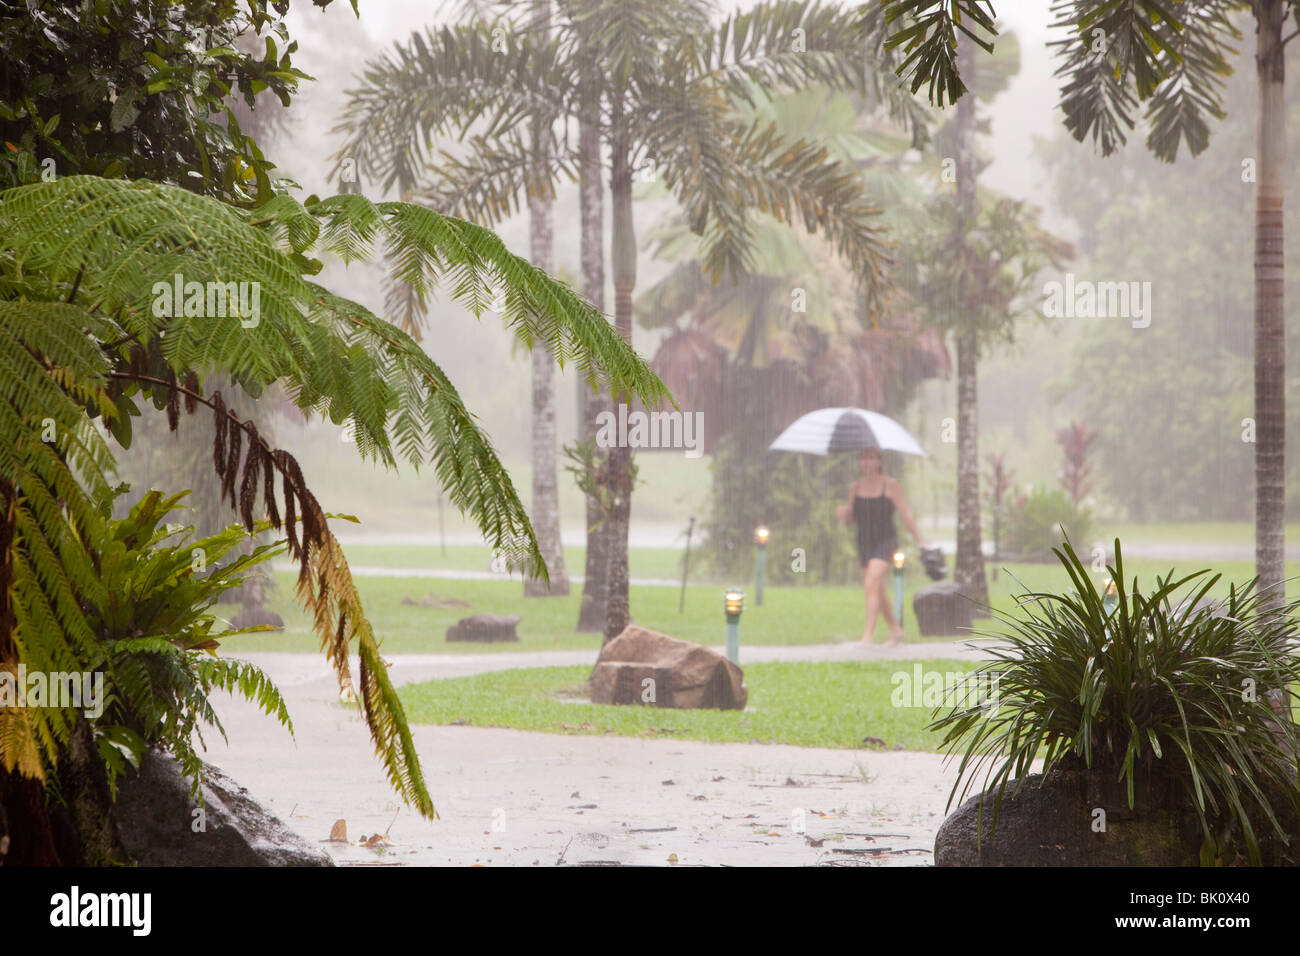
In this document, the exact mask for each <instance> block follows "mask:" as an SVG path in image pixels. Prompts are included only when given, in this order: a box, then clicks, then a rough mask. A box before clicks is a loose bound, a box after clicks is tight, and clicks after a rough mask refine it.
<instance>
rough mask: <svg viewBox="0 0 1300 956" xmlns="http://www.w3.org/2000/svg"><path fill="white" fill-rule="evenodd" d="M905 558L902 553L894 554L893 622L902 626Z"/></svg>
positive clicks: (896, 552)
mask: <svg viewBox="0 0 1300 956" xmlns="http://www.w3.org/2000/svg"><path fill="white" fill-rule="evenodd" d="M906 561H907V556H906V555H905V554H903V552H902V551H895V552H894V620H896V621H898V626H899V627H902V626H903V565H904V564H905V563H906Z"/></svg>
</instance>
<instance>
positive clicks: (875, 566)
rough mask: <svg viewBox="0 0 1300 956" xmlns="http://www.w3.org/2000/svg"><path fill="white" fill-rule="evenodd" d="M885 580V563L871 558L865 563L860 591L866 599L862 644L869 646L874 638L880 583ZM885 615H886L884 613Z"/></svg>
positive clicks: (879, 606) (880, 591)
mask: <svg viewBox="0 0 1300 956" xmlns="http://www.w3.org/2000/svg"><path fill="white" fill-rule="evenodd" d="M884 580H885V562H884V561H881V560H880V559H879V558H872V559H871V560H870V561H868V562H867V567H866V569H865V570H864V571H863V572H862V590H863V592H864V593H865V594H866V599H867V626H866V630H864V631H863V632H862V643H863V644H871V643H873V642H874V641H875V637H876V618H877V617H878V616H879V615H880V611H881V608H882V606H883V605H882V602H881V600H880V598H881V595H882V594H883V593H884V592H883V591H882V590H881V585H882V582H883V581H884ZM886 613H888V612H887V611H886Z"/></svg>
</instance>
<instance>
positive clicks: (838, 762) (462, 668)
mask: <svg viewBox="0 0 1300 956" xmlns="http://www.w3.org/2000/svg"><path fill="white" fill-rule="evenodd" d="M742 653H743V654H744V655H745V657H744V659H745V660H747V661H758V660H854V659H865V658H867V656H868V655H871V656H872V657H874V658H879V659H898V660H905V659H909V658H915V657H960V658H963V659H970V658H971V657H972V656H974V652H973V651H972V650H971V649H970V648H967V647H962V646H960V642H954V643H951V644H949V643H947V642H945V643H942V644H939V643H935V644H905V645H903V646H902V647H900V648H892V649H885V648H880V649H877V650H866V649H863V648H859V647H857V646H855V645H850V644H830V645H807V646H802V647H766V648H763V647H754V648H749V649H745V650H744V651H742ZM241 656H243V657H245V658H246V659H249V660H253V661H255V662H256V663H258V664H259V665H261V666H262V667H263V668H264V669H265V670H266V671H267V673H268V674H270V675H271V677H272V678H273V679H274V680H275V682H276V683H277V685H278V686H279V687H280V690H281V692H282V693H283V694H284V696H285V699H286V702H287V704H288V707H289V712H290V714H291V715H292V717H293V720H294V726H295V731H296V735H297V736H296V741H295V740H293V739H291V738H290V737H289V736H288V734H287V733H286V732H285V731H284V730H283V729H282V728H279V727H277V726H276V725H275V724H274V722H272V721H271V720H270V719H269V718H267V717H265V716H263V715H261V714H260V713H258V712H257V711H256V710H255V708H253V707H252V706H251V705H248V704H246V703H243V702H242V701H236V700H234V699H233V698H230V697H228V696H225V695H219V696H217V697H214V702H215V704H216V706H217V710H218V713H219V714H220V716H221V720H222V722H223V723H224V724H225V727H226V731H227V733H228V735H229V738H230V744H229V746H225V745H223V743H222V741H221V739H220V737H219V736H215V738H214V735H209V743H210V745H211V749H210V750H209V753H208V759H209V760H210V761H212V762H213V763H215V764H217V765H218V766H220V767H221V768H222V769H224V770H226V771H227V772H228V773H230V774H231V775H232V776H233V777H234V778H235V779H236V780H238V781H239V782H240V783H241V784H242V785H243V786H245V787H247V788H248V789H249V791H250V792H251V793H252V794H253V795H254V796H255V797H256V798H257V799H258V800H260V801H262V802H263V803H264V804H266V805H267V806H268V807H270V808H271V809H272V810H273V811H274V812H276V813H277V814H278V815H280V816H281V818H282V819H284V820H285V821H286V822H287V823H289V824H290V825H291V826H292V827H294V828H295V829H296V830H298V831H299V832H300V833H301V834H302V835H303V836H304V837H306V838H307V839H308V840H312V841H321V842H320V844H319V845H320V846H321V847H322V848H324V849H326V850H327V851H328V852H329V853H330V855H331V856H332V857H333V858H334V859H335V861H336V862H337V863H339V864H346V865H394V864H398V865H401V864H406V865H460V866H465V865H474V864H484V865H494V866H497V865H518V866H533V865H536V866H553V865H556V864H584V863H585V864H611V863H620V864H648V865H654V866H660V865H663V866H670V865H691V864H707V865H808V864H824V865H924V864H928V863H929V862H931V859H932V857H931V854H932V852H933V848H934V835H935V833H936V831H937V830H938V827H939V824H940V823H941V822H942V821H943V818H944V812H945V810H944V805H945V802H946V800H947V797H948V791H949V789H950V788H951V786H952V783H953V781H954V779H955V764H948V765H947V766H945V761H944V758H943V757H941V756H938V755H935V754H922V753H907V752H883V753H882V752H876V751H868V750H825V749H815V748H803V747H789V746H773V745H761V744H730V743H729V744H713V743H700V742H697V741H689V740H683V741H674V740H663V739H653V740H651V739H644V740H643V739H638V738H628V737H615V736H605V737H596V736H589V735H562V734H547V733H535V732H527V731H516V730H505V729H496V728H480V727H454V726H446V727H434V726H416V727H414V728H413V733H414V736H415V741H416V746H417V748H418V752H419V754H420V758H421V763H422V766H423V768H424V772H425V779H426V781H427V783H428V785H429V788H430V791H431V793H432V794H433V797H434V801H435V803H436V805H437V807H438V810H439V813H440V815H441V816H440V819H438V820H434V821H425V820H421V819H419V818H418V817H417V816H416V815H415V814H413V813H412V812H411V811H410V810H409V809H407V808H401V809H399V803H398V800H397V798H396V797H395V796H394V794H393V791H392V789H391V787H390V786H389V784H388V781H387V780H386V779H385V777H384V774H383V772H382V770H381V768H380V765H379V763H378V761H377V760H376V758H375V757H374V754H373V751H372V748H371V745H370V741H369V739H368V735H367V732H366V729H365V726H364V724H363V723H362V721H361V717H360V716H359V714H358V713H357V711H356V709H355V708H353V707H346V706H344V705H342V704H340V702H339V699H338V684H337V681H336V680H335V677H334V675H333V673H332V672H331V671H330V669H329V666H328V664H327V663H326V662H325V660H324V659H323V658H322V657H320V656H318V655H314V654H247V655H241ZM591 659H592V657H591V652H590V651H582V652H571V651H539V652H523V653H517V654H516V653H505V654H455V655H451V654H394V655H390V656H389V658H388V660H389V661H390V663H391V665H392V666H391V668H390V675H391V677H392V678H393V681H394V682H395V683H397V684H403V683H408V682H411V681H421V680H427V679H430V678H432V677H452V676H463V675H466V674H474V673H482V672H484V671H490V670H500V669H504V668H510V667H544V666H550V665H561V664H586V663H589V662H590V661H591ZM866 730H869V728H867V729H866ZM214 739H215V742H214ZM339 819H343V820H345V821H346V826H347V835H348V842H347V843H328V842H325V841H326V838H327V837H328V836H329V833H330V829H331V827H332V825H333V824H334V822H335V821H336V820H339ZM376 833H379V834H384V833H386V834H387V842H385V843H381V844H379V845H378V846H375V847H370V848H367V847H365V846H363V845H361V844H362V840H361V838H362V837H363V836H364V837H371V836H373V835H374V834H376Z"/></svg>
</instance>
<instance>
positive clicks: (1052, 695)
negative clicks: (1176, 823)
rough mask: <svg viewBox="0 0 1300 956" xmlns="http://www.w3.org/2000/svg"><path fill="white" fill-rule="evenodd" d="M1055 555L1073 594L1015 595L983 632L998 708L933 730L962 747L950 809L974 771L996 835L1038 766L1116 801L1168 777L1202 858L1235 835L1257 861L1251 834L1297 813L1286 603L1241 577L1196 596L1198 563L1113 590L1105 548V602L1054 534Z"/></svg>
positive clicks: (1290, 614) (975, 711) (971, 711)
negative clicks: (1196, 834) (1085, 780)
mask: <svg viewBox="0 0 1300 956" xmlns="http://www.w3.org/2000/svg"><path fill="white" fill-rule="evenodd" d="M1054 550H1055V553H1056V556H1057V557H1058V559H1059V560H1060V562H1061V564H1062V566H1063V567H1064V568H1065V571H1066V573H1067V574H1069V576H1070V580H1071V581H1072V582H1073V583H1074V586H1075V591H1074V592H1073V593H1069V594H1051V593H1042V592H1035V593H1026V594H1022V595H1020V596H1019V597H1018V598H1017V606H1018V608H1019V609H1020V611H1019V614H1018V615H1016V616H1006V617H1000V620H1001V622H1002V624H1003V625H1004V626H1003V627H1002V628H1000V629H997V630H994V631H987V632H983V633H985V634H986V635H987V636H988V637H991V638H995V639H996V642H995V643H993V644H991V646H990V647H989V649H988V652H989V653H990V655H991V656H992V660H990V661H987V662H985V663H983V664H981V665H980V666H979V667H978V668H977V672H976V673H977V675H978V676H979V677H980V678H982V679H987V680H989V682H990V683H989V686H996V687H997V695H996V700H995V701H993V702H989V701H981V702H978V703H975V704H972V705H971V706H968V707H959V708H954V709H953V710H952V711H951V712H950V713H948V714H946V715H943V716H941V717H940V718H939V719H937V720H936V721H935V722H934V723H933V724H931V729H934V730H939V731H943V732H944V738H943V742H942V745H941V746H942V748H943V749H946V750H947V751H948V752H949V753H957V752H960V753H962V759H961V764H960V769H959V774H958V779H957V781H956V783H955V784H954V785H953V789H952V793H951V794H950V796H949V806H951V805H952V801H953V799H954V798H955V797H957V794H958V792H959V789H960V794H961V797H960V798H961V799H964V798H965V797H966V795H967V793H969V791H970V789H971V787H972V785H973V784H974V783H975V781H976V778H977V777H978V776H979V771H980V770H981V769H984V770H985V772H984V774H983V782H982V786H983V789H984V790H990V789H994V790H996V793H995V795H994V800H993V826H994V827H996V826H997V815H998V811H999V809H1000V807H1001V803H1002V799H1003V796H1004V794H1005V792H1006V790H1007V787H1008V785H1009V784H1010V782H1011V781H1013V780H1014V781H1016V785H1015V788H1014V789H1013V790H1012V792H1013V793H1015V792H1017V791H1018V790H1019V789H1020V787H1022V786H1023V785H1024V782H1025V779H1026V778H1027V777H1028V776H1029V773H1030V771H1031V769H1032V766H1033V764H1034V761H1035V760H1037V759H1039V758H1041V759H1042V772H1043V775H1044V778H1047V777H1048V775H1050V774H1051V773H1052V772H1053V771H1054V770H1058V769H1059V770H1069V769H1086V770H1089V771H1092V772H1094V773H1096V774H1097V775H1099V777H1100V778H1102V779H1107V778H1108V779H1112V780H1115V781H1117V782H1120V783H1123V785H1124V786H1125V789H1126V792H1127V797H1128V805H1129V807H1130V808H1134V807H1135V805H1136V802H1137V800H1136V797H1137V795H1138V794H1143V795H1148V794H1153V793H1157V792H1160V791H1161V790H1162V789H1163V787H1162V786H1161V785H1162V784H1169V785H1170V786H1171V789H1172V791H1173V792H1175V793H1177V794H1179V795H1180V796H1179V803H1178V805H1179V806H1180V807H1187V808H1190V809H1193V810H1194V811H1195V813H1196V816H1197V819H1198V821H1199V823H1200V826H1201V830H1202V833H1203V834H1204V837H1205V843H1204V844H1203V847H1202V858H1203V859H1204V860H1207V861H1208V860H1209V859H1211V858H1212V857H1214V856H1218V855H1220V854H1221V853H1223V852H1224V851H1225V850H1226V849H1228V843H1229V842H1231V840H1232V839H1233V838H1232V837H1231V836H1230V835H1231V834H1233V833H1234V832H1235V833H1236V834H1239V835H1240V838H1241V839H1243V840H1244V842H1245V848H1246V851H1247V854H1248V856H1249V858H1250V860H1251V861H1252V862H1254V863H1258V862H1259V861H1260V838H1261V834H1273V835H1276V836H1277V837H1279V838H1280V839H1281V840H1282V841H1283V842H1286V840H1287V838H1288V834H1287V832H1286V826H1285V824H1284V823H1283V821H1284V820H1286V819H1290V820H1292V821H1294V820H1295V819H1297V816H1296V815H1297V814H1298V813H1300V757H1298V755H1297V754H1298V751H1297V746H1298V745H1300V732H1298V731H1300V728H1298V727H1297V724H1296V723H1295V720H1294V718H1293V716H1292V708H1291V706H1290V704H1291V700H1292V699H1293V698H1294V697H1295V696H1296V692H1295V687H1296V682H1297V681H1300V654H1297V649H1296V646H1295V643H1294V641H1295V638H1296V633H1297V629H1296V624H1295V619H1294V614H1295V612H1296V611H1297V610H1298V609H1300V602H1293V603H1292V604H1290V605H1288V606H1287V607H1286V608H1284V609H1283V610H1282V611H1281V612H1280V613H1278V612H1274V611H1271V610H1269V608H1268V605H1267V604H1266V603H1264V602H1262V601H1261V596H1260V595H1259V594H1258V592H1257V590H1256V582H1255V581H1251V582H1250V583H1248V584H1246V585H1245V586H1242V587H1238V586H1236V585H1233V586H1232V587H1231V588H1230V589H1229V592H1228V596H1227V597H1226V598H1223V599H1217V600H1213V599H1209V597H1208V595H1209V594H1210V592H1211V590H1212V589H1213V588H1214V587H1215V585H1216V584H1217V583H1218V582H1219V580H1220V578H1221V575H1218V574H1214V573H1213V572H1211V571H1209V570H1203V571H1197V572H1195V573H1192V574H1188V575H1185V576H1183V577H1180V578H1175V576H1174V573H1173V572H1172V571H1171V572H1170V573H1169V575H1168V576H1166V577H1157V578H1156V581H1155V586H1154V587H1153V588H1148V589H1143V588H1141V587H1140V585H1139V582H1138V579H1137V578H1136V577H1134V578H1133V580H1132V582H1131V584H1126V583H1125V579H1124V561H1123V554H1122V552H1121V549H1120V542H1119V540H1118V539H1116V540H1115V564H1114V566H1113V567H1110V568H1108V570H1109V571H1110V575H1111V579H1112V580H1113V581H1114V583H1115V591H1114V594H1113V607H1112V606H1109V605H1110V603H1111V602H1108V601H1107V600H1106V595H1105V593H1104V586H1103V587H1102V588H1099V587H1098V585H1097V582H1096V580H1094V576H1093V575H1092V574H1090V573H1089V570H1088V568H1087V567H1086V566H1085V565H1084V564H1083V562H1082V561H1080V559H1079V556H1078V555H1077V554H1076V553H1075V551H1074V549H1073V547H1071V545H1070V544H1069V542H1068V541H1066V542H1065V544H1064V546H1063V549H1054ZM993 678H996V680H997V683H996V684H993V683H992V679H993ZM1270 698H1271V700H1272V703H1270ZM994 704H995V705H996V706H994ZM963 781H964V783H965V785H964V787H963ZM982 806H983V804H982V803H981V816H982Z"/></svg>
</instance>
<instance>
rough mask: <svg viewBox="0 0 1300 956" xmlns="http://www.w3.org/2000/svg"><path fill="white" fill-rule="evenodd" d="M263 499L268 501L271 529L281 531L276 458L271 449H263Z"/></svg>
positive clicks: (267, 511) (267, 508) (267, 514)
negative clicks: (276, 492) (276, 483)
mask: <svg viewBox="0 0 1300 956" xmlns="http://www.w3.org/2000/svg"><path fill="white" fill-rule="evenodd" d="M262 475H263V477H262V497H263V498H264V499H265V500H266V516H267V518H268V519H269V520H270V522H271V527H272V528H274V529H275V530H276V531H279V530H280V510H279V509H278V508H277V507H276V506H275V456H274V455H272V454H271V451H270V449H269V448H263V449H262Z"/></svg>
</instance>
